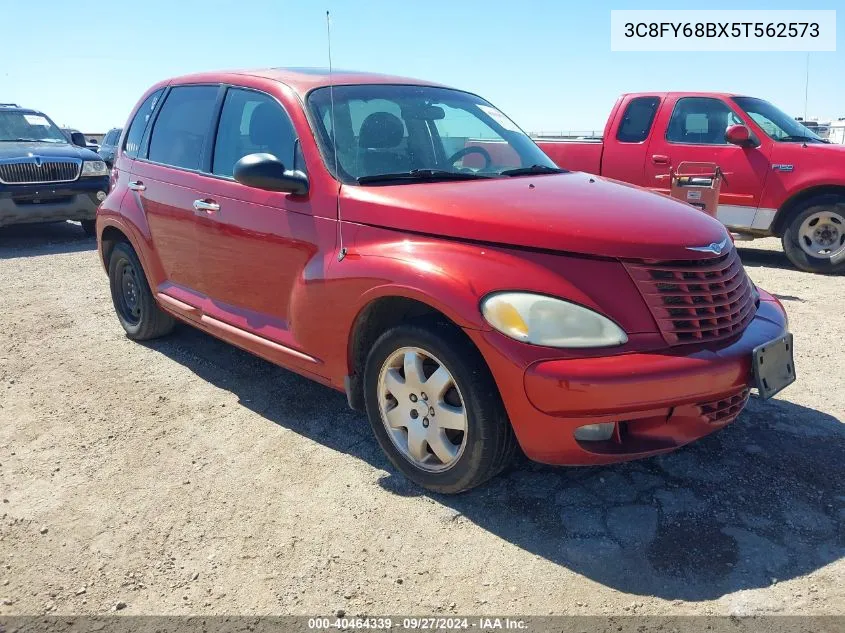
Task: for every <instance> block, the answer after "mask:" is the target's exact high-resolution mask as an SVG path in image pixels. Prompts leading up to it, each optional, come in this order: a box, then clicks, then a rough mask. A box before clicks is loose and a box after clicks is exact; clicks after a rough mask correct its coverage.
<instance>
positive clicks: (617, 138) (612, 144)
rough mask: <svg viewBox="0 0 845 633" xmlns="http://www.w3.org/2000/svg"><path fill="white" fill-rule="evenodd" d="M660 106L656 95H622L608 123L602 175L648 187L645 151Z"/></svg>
mask: <svg viewBox="0 0 845 633" xmlns="http://www.w3.org/2000/svg"><path fill="white" fill-rule="evenodd" d="M659 108H660V97H658V96H637V97H623V98H622V100H621V103H617V105H616V107H615V108H613V112H612V113H611V115H610V116H611V117H612V118H613V120H612V121H610V124H609V125H608V126H607V129H608V130H612V132H611V134H612V137H611V136H610V135H606V138H605V139H604V152H603V154H602V162H601V175H602V176H607V177H608V178H615V179H616V180H621V181H623V182H630V183H631V184H634V185H639V186H641V187H643V186H649V184H650V183H646V180H645V178H646V174H645V163H646V153H647V150H648V145H649V138H650V137H651V131H652V128H653V127H654V120H655V117H656V115H657V111H658V109H659ZM617 119H618V121H617Z"/></svg>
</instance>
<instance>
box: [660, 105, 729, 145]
mask: <svg viewBox="0 0 845 633" xmlns="http://www.w3.org/2000/svg"><path fill="white" fill-rule="evenodd" d="M741 122H742V121H741V120H740V118H739V117H738V116H737V115H736V114H735V113H734V112H733V110H731V109H730V108H729V107H728V106H727V105H725V104H724V103H723V102H722V101H720V100H719V99H713V98H710V97H684V98H683V99H678V102H677V103H676V104H675V109H674V110H673V111H672V118H671V119H669V126H668V127H667V128H666V140H667V141H669V142H671V143H687V144H690V145H727V144H728V142H727V140H725V130H727V129H728V126H730V125H734V124H736V123H741Z"/></svg>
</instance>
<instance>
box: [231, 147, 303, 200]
mask: <svg viewBox="0 0 845 633" xmlns="http://www.w3.org/2000/svg"><path fill="white" fill-rule="evenodd" d="M234 176H235V180H237V181H238V182H239V183H241V184H242V185H246V186H247V187H255V188H256V189H264V190H266V191H284V192H286V193H292V194H295V195H299V196H301V195H304V194H306V193H308V176H306V175H305V174H304V173H302V172H301V171H287V170H285V166H284V165H283V164H282V161H280V160H279V159H278V158H276V157H275V156H273V154H248V155H246V156H244V157H243V158H242V159H240V160H239V161H238V162H237V163H235V173H234Z"/></svg>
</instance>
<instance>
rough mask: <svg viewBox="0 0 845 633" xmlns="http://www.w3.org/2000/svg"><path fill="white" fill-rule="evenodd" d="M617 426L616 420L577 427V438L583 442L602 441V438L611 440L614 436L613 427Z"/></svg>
mask: <svg viewBox="0 0 845 633" xmlns="http://www.w3.org/2000/svg"><path fill="white" fill-rule="evenodd" d="M615 426H616V424H615V423H614V422H605V423H603V424H587V425H586V426H579V427H578V428H577V429H575V439H576V440H581V441H582V442H600V441H602V440H609V439H610V438H611V437H613V428H614V427H615Z"/></svg>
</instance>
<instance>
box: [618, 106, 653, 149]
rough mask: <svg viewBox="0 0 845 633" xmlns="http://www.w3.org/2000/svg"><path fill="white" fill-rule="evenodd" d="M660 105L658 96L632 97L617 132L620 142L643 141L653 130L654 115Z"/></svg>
mask: <svg viewBox="0 0 845 633" xmlns="http://www.w3.org/2000/svg"><path fill="white" fill-rule="evenodd" d="M659 105H660V99H659V98H658V97H636V98H634V99H631V101H630V102H629V103H628V106H627V107H626V108H625V113H624V114H623V115H622V122H621V123H620V124H619V129H618V130H617V132H616V140H617V141H619V142H620V143H642V142H643V141H644V140H646V139H647V138H648V135H649V132H651V125H652V123H654V115H655V114H657V107H658V106H659Z"/></svg>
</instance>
